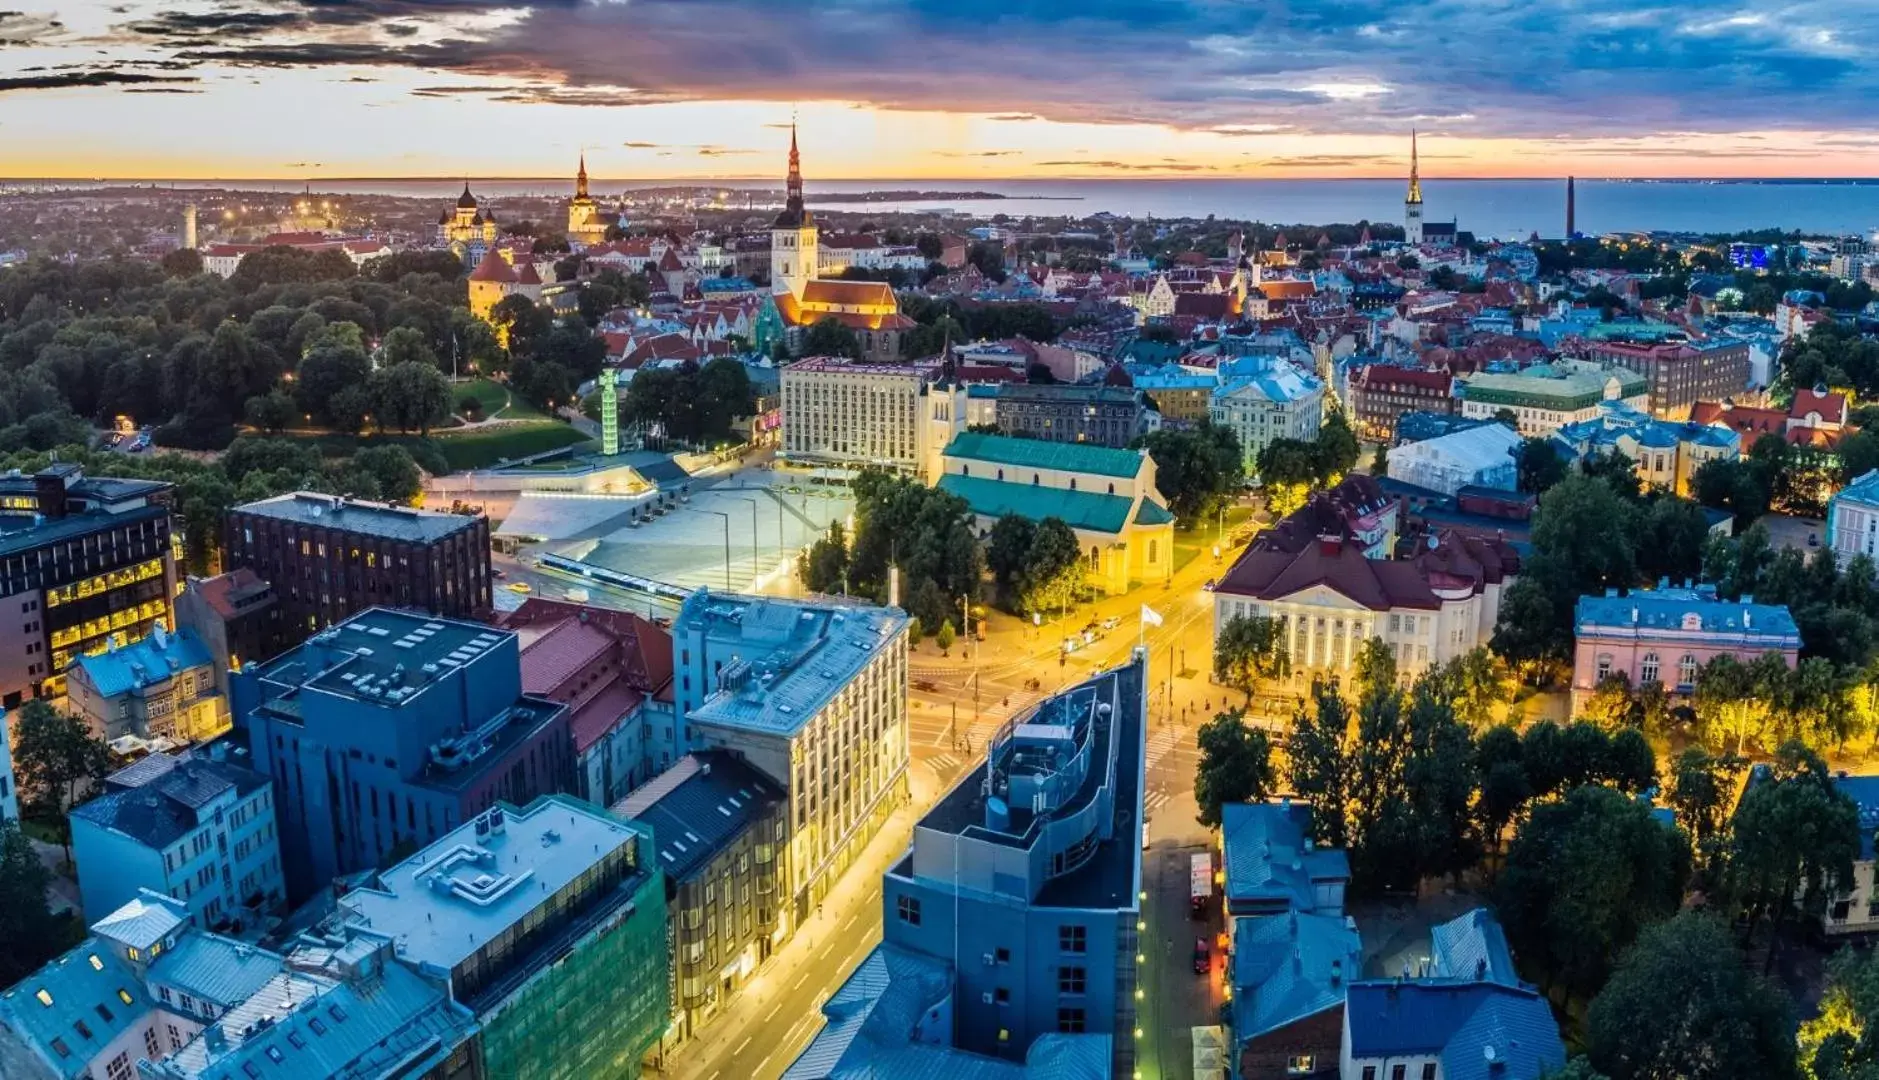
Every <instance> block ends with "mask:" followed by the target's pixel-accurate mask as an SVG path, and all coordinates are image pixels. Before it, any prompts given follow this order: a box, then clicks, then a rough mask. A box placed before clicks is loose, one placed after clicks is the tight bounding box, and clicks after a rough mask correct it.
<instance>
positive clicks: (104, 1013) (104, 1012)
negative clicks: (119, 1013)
mask: <svg viewBox="0 0 1879 1080" xmlns="http://www.w3.org/2000/svg"><path fill="white" fill-rule="evenodd" d="M92 1008H94V1009H97V1010H98V1019H100V1020H103V1021H104V1022H105V1023H107V1024H109V1023H111V1022H112V1020H114V1019H116V1018H115V1017H113V1016H112V1015H111V1010H110V1009H107V1008H105V1007H104V1006H103V1005H94V1006H92Z"/></svg>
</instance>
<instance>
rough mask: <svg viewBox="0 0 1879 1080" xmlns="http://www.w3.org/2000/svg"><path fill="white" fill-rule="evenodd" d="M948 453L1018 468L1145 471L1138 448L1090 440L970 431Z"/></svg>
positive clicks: (1111, 473) (1115, 473)
mask: <svg viewBox="0 0 1879 1080" xmlns="http://www.w3.org/2000/svg"><path fill="white" fill-rule="evenodd" d="M946 456H947V457H956V458H966V459H968V460H971V461H989V462H993V463H994V464H998V465H1012V466H1016V467H1018V468H1030V469H1057V470H1060V471H1063V472H1075V473H1094V474H1097V475H1100V476H1127V477H1133V476H1135V475H1136V474H1137V473H1139V472H1140V471H1141V469H1142V458H1143V456H1144V455H1143V454H1142V452H1141V451H1138V450H1113V449H1111V448H1109V447H1107V446H1091V445H1090V444H1088V443H1059V442H1045V441H1043V440H1041V439H1015V438H1012V437H1011V436H1009V435H979V434H974V433H970V432H968V433H966V434H963V435H955V436H953V441H952V442H950V443H948V444H947V446H946ZM1124 501H1125V502H1126V501H1127V500H1124Z"/></svg>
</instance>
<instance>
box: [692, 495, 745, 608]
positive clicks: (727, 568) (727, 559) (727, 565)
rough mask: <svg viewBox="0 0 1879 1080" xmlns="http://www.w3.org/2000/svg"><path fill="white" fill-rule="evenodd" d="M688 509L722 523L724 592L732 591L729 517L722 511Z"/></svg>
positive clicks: (694, 507)
mask: <svg viewBox="0 0 1879 1080" xmlns="http://www.w3.org/2000/svg"><path fill="white" fill-rule="evenodd" d="M689 509H690V510H691V511H692V512H693V513H697V514H712V515H714V516H716V517H717V518H718V519H719V520H721V521H723V522H724V591H725V592H732V591H734V590H732V588H731V515H729V514H727V513H725V512H724V511H722V510H700V509H699V508H698V507H696V506H693V507H690V508H689Z"/></svg>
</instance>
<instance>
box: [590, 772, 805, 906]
mask: <svg viewBox="0 0 1879 1080" xmlns="http://www.w3.org/2000/svg"><path fill="white" fill-rule="evenodd" d="M687 762H690V763H691V765H690V767H691V768H692V769H693V771H692V772H691V773H690V774H689V775H688V776H686V777H685V779H684V780H682V781H680V782H679V783H678V784H677V785H676V786H674V787H672V788H671V789H670V790H664V789H662V788H661V787H660V785H659V784H658V781H657V780H655V781H653V782H651V783H648V784H646V785H645V786H643V787H641V788H640V790H639V792H635V793H634V795H630V796H628V797H627V798H626V799H625V800H624V801H622V802H621V803H620V804H619V805H618V806H615V807H614V808H613V813H614V814H615V815H617V816H619V817H626V818H631V819H633V820H634V821H638V822H641V823H642V824H645V825H648V826H650V827H651V828H652V848H653V850H654V851H655V852H656V853H657V856H658V860H659V862H658V865H659V869H661V870H664V871H665V873H666V876H667V877H668V878H671V879H672V880H674V881H678V882H684V881H689V880H691V878H692V877H693V876H694V875H695V874H697V873H698V871H699V870H701V869H703V868H705V867H707V866H708V865H709V864H710V862H711V860H712V859H714V858H716V857H717V854H718V852H720V851H722V850H724V848H725V847H726V846H728V845H729V844H730V843H731V842H733V841H734V840H736V839H737V838H738V837H739V836H741V835H743V833H744V830H745V829H748V828H749V827H750V826H751V825H752V824H753V823H755V822H757V821H759V820H761V819H762V818H763V816H764V815H765V814H768V813H769V812H770V811H771V810H772V808H774V807H775V806H776V805H777V804H778V803H781V802H782V801H783V791H782V789H781V788H779V787H777V786H776V784H775V782H773V781H772V780H771V779H770V778H769V777H768V776H766V775H764V773H763V772H762V771H761V770H759V769H757V768H756V767H755V766H753V765H751V764H750V763H749V762H747V761H745V760H744V759H743V758H741V757H738V756H737V755H735V754H732V753H731V752H730V751H728V750H707V751H704V752H702V753H697V754H690V755H687V757H685V758H681V759H680V761H679V764H678V765H675V766H673V768H675V769H677V768H680V767H682V766H686V764H687ZM642 793H644V797H639V796H641V794H642Z"/></svg>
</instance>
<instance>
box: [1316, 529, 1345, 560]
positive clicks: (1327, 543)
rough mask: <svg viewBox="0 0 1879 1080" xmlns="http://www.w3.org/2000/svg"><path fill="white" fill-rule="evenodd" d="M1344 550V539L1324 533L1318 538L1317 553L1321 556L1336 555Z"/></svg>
mask: <svg viewBox="0 0 1879 1080" xmlns="http://www.w3.org/2000/svg"><path fill="white" fill-rule="evenodd" d="M1342 550H1344V538H1343V537H1342V536H1338V535H1336V534H1334V533H1324V534H1322V535H1321V536H1319V537H1318V552H1319V554H1321V555H1336V554H1337V553H1338V552H1340V551H1342Z"/></svg>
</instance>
